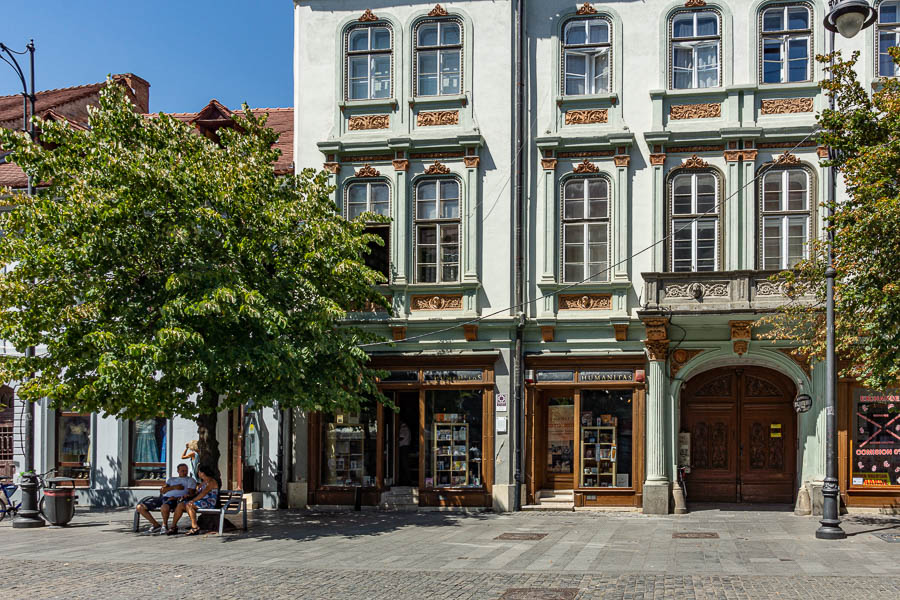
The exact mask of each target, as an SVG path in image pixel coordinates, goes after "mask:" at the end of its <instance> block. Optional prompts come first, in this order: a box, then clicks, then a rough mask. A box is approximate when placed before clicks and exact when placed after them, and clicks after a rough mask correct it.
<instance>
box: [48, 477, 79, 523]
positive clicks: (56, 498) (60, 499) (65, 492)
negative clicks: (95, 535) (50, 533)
mask: <svg viewBox="0 0 900 600" xmlns="http://www.w3.org/2000/svg"><path fill="white" fill-rule="evenodd" d="M44 483H45V484H46V487H45V488H44V497H43V498H42V499H41V512H42V513H43V515H44V519H46V520H47V522H48V523H50V525H54V526H56V527H62V526H63V525H68V523H69V521H71V520H72V517H74V516H75V480H74V479H72V478H70V477H49V478H47V479H45V480H44ZM64 483H68V484H70V485H69V487H60V486H61V484H64Z"/></svg>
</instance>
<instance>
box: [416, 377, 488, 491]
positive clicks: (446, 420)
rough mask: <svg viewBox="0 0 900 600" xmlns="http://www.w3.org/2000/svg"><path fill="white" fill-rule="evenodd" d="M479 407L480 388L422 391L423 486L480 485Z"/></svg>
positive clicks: (480, 411) (480, 413) (453, 486)
mask: <svg viewBox="0 0 900 600" xmlns="http://www.w3.org/2000/svg"><path fill="white" fill-rule="evenodd" d="M482 408H483V394H482V392H481V391H480V390H429V391H428V392H426V394H425V487H426V488H431V487H434V488H443V487H451V488H480V487H482V484H483V479H482V478H483V474H482V473H483V470H482V456H481V450H482V446H481V442H482V421H481V418H482Z"/></svg>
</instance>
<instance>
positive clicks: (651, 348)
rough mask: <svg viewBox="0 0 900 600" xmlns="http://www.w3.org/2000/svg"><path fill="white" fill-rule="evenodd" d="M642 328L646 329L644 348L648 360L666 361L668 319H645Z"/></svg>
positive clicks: (667, 351)
mask: <svg viewBox="0 0 900 600" xmlns="http://www.w3.org/2000/svg"><path fill="white" fill-rule="evenodd" d="M644 327H645V328H646V329H647V339H646V340H644V346H645V347H646V348H647V353H648V354H649V356H650V360H666V357H667V356H668V354H669V329H668V327H669V319H667V318H656V317H654V318H652V319H645V320H644Z"/></svg>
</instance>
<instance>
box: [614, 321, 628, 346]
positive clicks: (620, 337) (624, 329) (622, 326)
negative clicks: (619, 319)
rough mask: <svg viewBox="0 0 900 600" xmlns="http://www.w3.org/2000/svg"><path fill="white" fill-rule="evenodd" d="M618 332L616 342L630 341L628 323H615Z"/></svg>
mask: <svg viewBox="0 0 900 600" xmlns="http://www.w3.org/2000/svg"><path fill="white" fill-rule="evenodd" d="M613 329H615V330H616V341H617V342H624V341H626V340H627V339H628V323H613Z"/></svg>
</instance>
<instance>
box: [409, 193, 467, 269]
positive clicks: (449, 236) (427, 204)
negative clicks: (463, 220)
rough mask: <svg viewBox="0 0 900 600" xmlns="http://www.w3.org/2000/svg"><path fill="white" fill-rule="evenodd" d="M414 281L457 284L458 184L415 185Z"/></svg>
mask: <svg viewBox="0 0 900 600" xmlns="http://www.w3.org/2000/svg"><path fill="white" fill-rule="evenodd" d="M415 203H416V218H415V230H416V231H415V235H416V281H417V282H418V283H450V282H455V281H458V280H459V182H458V181H457V180H456V179H451V178H442V179H425V180H423V181H420V182H419V183H417V184H416V193H415Z"/></svg>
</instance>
